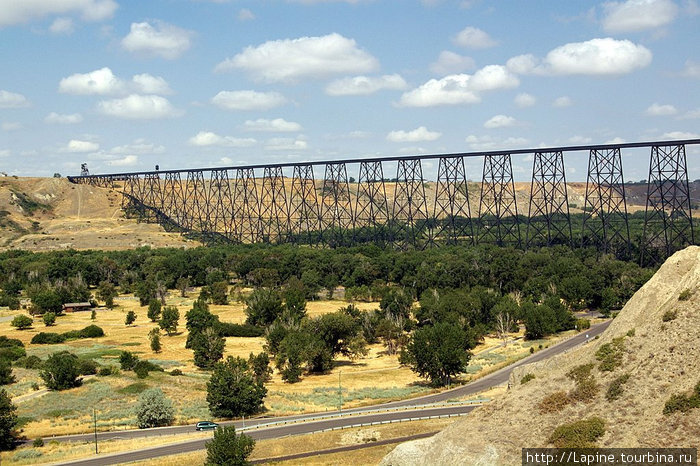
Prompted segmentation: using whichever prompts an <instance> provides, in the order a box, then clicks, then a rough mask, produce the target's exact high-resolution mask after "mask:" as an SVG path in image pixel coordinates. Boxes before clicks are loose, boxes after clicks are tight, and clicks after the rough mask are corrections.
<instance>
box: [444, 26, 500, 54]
mask: <svg viewBox="0 0 700 466" xmlns="http://www.w3.org/2000/svg"><path fill="white" fill-rule="evenodd" d="M453 42H454V43H455V44H456V45H459V46H460V47H466V48H470V49H486V48H489V47H493V46H495V45H497V44H498V42H496V41H495V40H493V39H492V38H491V36H489V35H488V34H487V33H486V32H484V31H482V30H481V29H479V28H475V27H471V26H469V27H466V28H464V29H462V30H461V31H460V32H459V33H458V34H457V35H456V36H455V37H454V39H453Z"/></svg>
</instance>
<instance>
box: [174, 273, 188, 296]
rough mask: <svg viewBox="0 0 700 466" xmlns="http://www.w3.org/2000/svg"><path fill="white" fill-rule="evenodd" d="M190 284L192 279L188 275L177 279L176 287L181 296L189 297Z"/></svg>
mask: <svg viewBox="0 0 700 466" xmlns="http://www.w3.org/2000/svg"><path fill="white" fill-rule="evenodd" d="M189 286H190V279H189V278H187V277H180V278H178V279H177V282H176V283H175V288H177V289H178V291H180V297H181V298H186V297H187V288H189Z"/></svg>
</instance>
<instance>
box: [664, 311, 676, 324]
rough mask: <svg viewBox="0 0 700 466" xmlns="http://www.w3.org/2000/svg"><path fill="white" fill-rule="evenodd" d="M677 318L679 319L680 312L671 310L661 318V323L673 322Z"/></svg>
mask: <svg viewBox="0 0 700 466" xmlns="http://www.w3.org/2000/svg"><path fill="white" fill-rule="evenodd" d="M676 317H678V311H676V310H675V309H669V310H668V311H666V312H664V315H663V316H661V321H662V322H671V321H672V320H676Z"/></svg>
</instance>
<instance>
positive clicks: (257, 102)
mask: <svg viewBox="0 0 700 466" xmlns="http://www.w3.org/2000/svg"><path fill="white" fill-rule="evenodd" d="M211 102H212V103H213V104H214V105H216V106H217V107H219V108H223V109H226V110H269V109H271V108H275V107H280V106H282V105H284V104H286V103H287V99H286V98H285V97H284V96H283V95H282V94H280V93H279V92H257V91H221V92H219V93H218V94H216V95H215V96H214V97H212V99H211Z"/></svg>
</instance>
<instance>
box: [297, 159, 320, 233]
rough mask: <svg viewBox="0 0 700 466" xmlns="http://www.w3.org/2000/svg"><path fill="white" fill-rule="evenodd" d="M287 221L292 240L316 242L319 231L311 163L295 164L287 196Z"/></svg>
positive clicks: (316, 196)
mask: <svg viewBox="0 0 700 466" xmlns="http://www.w3.org/2000/svg"><path fill="white" fill-rule="evenodd" d="M289 222H290V232H291V237H292V240H293V241H297V242H303V243H307V244H316V243H318V241H319V233H320V232H321V219H320V215H319V206H318V195H317V194H316V181H315V180H314V168H313V165H310V164H309V165H297V166H295V167H294V174H293V176H292V192H291V195H290V196H289Z"/></svg>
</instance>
